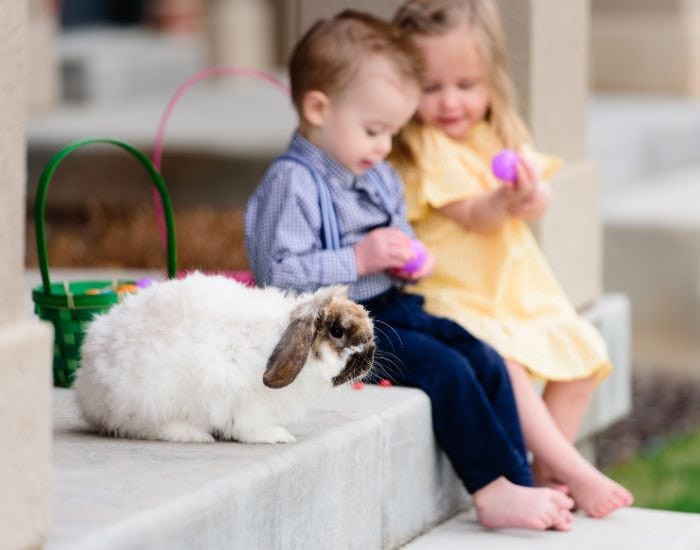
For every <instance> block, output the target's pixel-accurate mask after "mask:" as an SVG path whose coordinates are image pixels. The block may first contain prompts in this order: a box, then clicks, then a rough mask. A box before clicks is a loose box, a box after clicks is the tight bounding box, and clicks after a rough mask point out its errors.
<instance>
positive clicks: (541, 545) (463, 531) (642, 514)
mask: <svg viewBox="0 0 700 550" xmlns="http://www.w3.org/2000/svg"><path fill="white" fill-rule="evenodd" d="M698 540H700V515H697V514H681V513H677V512H662V511H659V510H645V509H642V508H627V509H623V510H618V511H617V512H615V513H614V514H612V515H611V516H609V517H607V518H605V519H592V518H589V517H587V516H583V515H578V514H577V515H576V517H575V518H574V524H573V529H572V530H571V531H570V532H568V533H557V532H554V531H545V532H534V531H526V530H523V529H508V530H502V531H490V530H488V529H484V528H482V527H481V526H479V524H477V523H476V521H475V520H474V517H473V512H472V513H470V514H460V515H459V516H457V517H455V518H454V519H451V520H450V521H448V522H446V523H444V524H443V525H441V526H440V527H438V528H437V529H435V530H434V531H432V532H430V533H428V534H427V535H424V536H422V537H420V538H418V539H416V540H415V541H413V542H412V543H410V544H407V545H406V546H405V547H404V550H436V549H439V550H462V549H464V548H478V549H479V550H492V549H493V550H502V549H503V548H517V549H518V550H548V549H552V550H560V549H561V548H566V549H567V550H592V549H595V550H619V549H621V548H663V549H664V550H690V549H695V548H697V547H698Z"/></svg>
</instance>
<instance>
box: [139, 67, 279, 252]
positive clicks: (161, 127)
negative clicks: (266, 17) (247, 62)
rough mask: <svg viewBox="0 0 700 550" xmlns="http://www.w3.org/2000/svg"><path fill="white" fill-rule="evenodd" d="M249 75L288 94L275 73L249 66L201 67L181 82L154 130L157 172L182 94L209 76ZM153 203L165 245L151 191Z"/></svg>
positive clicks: (159, 207)
mask: <svg viewBox="0 0 700 550" xmlns="http://www.w3.org/2000/svg"><path fill="white" fill-rule="evenodd" d="M222 75H226V76H239V75H240V76H250V77H253V78H257V79H258V80H262V81H264V82H268V83H269V84H272V85H273V86H275V87H277V88H278V89H279V90H280V91H282V92H283V93H284V94H285V95H287V96H288V95H289V86H288V85H287V84H286V82H284V81H282V80H280V79H279V78H277V77H276V76H275V75H273V74H271V73H268V72H266V71H262V70H260V69H253V68H251V67H227V66H221V67H209V68H208V69H203V70H201V71H199V72H197V73H195V74H193V75H192V76H191V77H189V78H188V79H187V80H185V82H183V83H182V84H181V85H180V87H179V88H178V89H177V90H175V93H174V94H173V96H172V97H171V98H170V101H168V104H167V106H166V107H165V110H164V111H163V114H162V115H161V117H160V122H159V123H158V131H157V132H156V140H155V144H154V146H153V154H152V156H151V161H152V162H153V165H154V166H155V167H156V170H158V172H161V164H162V157H163V140H164V137H165V127H166V126H167V124H168V121H169V120H170V115H171V114H172V112H173V109H175V105H177V103H178V102H179V101H180V99H181V98H182V96H184V95H185V94H186V93H187V92H188V91H189V89H190V88H192V87H193V86H194V85H195V84H197V83H198V82H200V81H201V80H204V79H206V78H209V77H211V76H222ZM153 205H154V207H155V212H156V221H157V223H158V231H159V232H160V236H161V242H162V243H163V245H165V242H166V230H165V216H164V214H163V203H162V202H161V200H160V195H158V193H157V192H155V191H154V192H153Z"/></svg>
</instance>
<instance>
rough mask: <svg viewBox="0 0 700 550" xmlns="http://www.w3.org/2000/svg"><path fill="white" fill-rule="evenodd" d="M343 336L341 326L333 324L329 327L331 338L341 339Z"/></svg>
mask: <svg viewBox="0 0 700 550" xmlns="http://www.w3.org/2000/svg"><path fill="white" fill-rule="evenodd" d="M343 334H344V330H343V327H342V325H340V324H339V323H333V324H332V325H331V336H332V337H333V338H342V337H343Z"/></svg>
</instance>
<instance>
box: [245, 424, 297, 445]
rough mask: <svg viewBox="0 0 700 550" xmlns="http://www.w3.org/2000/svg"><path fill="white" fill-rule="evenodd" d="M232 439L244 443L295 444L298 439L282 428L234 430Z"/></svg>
mask: <svg viewBox="0 0 700 550" xmlns="http://www.w3.org/2000/svg"><path fill="white" fill-rule="evenodd" d="M231 435H232V437H231V438H232V439H235V440H236V441H240V442H242V443H294V442H295V441H296V438H295V437H294V436H293V435H292V434H290V433H289V432H288V431H287V430H286V429H285V428H283V427H282V426H265V427H256V428H247V429H241V428H240V427H238V428H234V430H233V433H232V434H231Z"/></svg>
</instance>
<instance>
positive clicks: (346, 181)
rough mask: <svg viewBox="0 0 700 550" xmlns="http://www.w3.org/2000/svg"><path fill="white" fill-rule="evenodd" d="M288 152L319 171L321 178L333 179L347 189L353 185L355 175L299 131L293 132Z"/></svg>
mask: <svg viewBox="0 0 700 550" xmlns="http://www.w3.org/2000/svg"><path fill="white" fill-rule="evenodd" d="M289 150H290V151H292V152H294V153H297V154H299V155H301V156H303V157H304V158H305V159H306V160H307V161H308V162H309V163H310V164H311V165H312V166H313V167H314V168H316V169H317V170H318V171H319V173H320V174H321V176H323V177H325V178H331V177H332V178H335V179H336V180H337V181H339V182H340V183H342V184H343V185H346V186H348V187H349V186H351V185H353V184H354V182H355V179H356V178H357V176H356V175H355V174H353V173H352V172H351V171H350V170H348V169H347V168H346V167H345V166H343V165H342V164H340V163H339V162H338V161H337V160H335V159H334V158H333V157H331V156H330V155H329V154H328V153H326V152H325V151H324V150H322V149H320V148H319V147H318V146H316V145H314V144H313V143H311V142H310V141H309V140H308V139H306V138H305V137H304V136H302V135H301V133H300V132H299V130H297V131H295V132H294V135H293V136H292V141H291V142H290V144H289Z"/></svg>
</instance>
